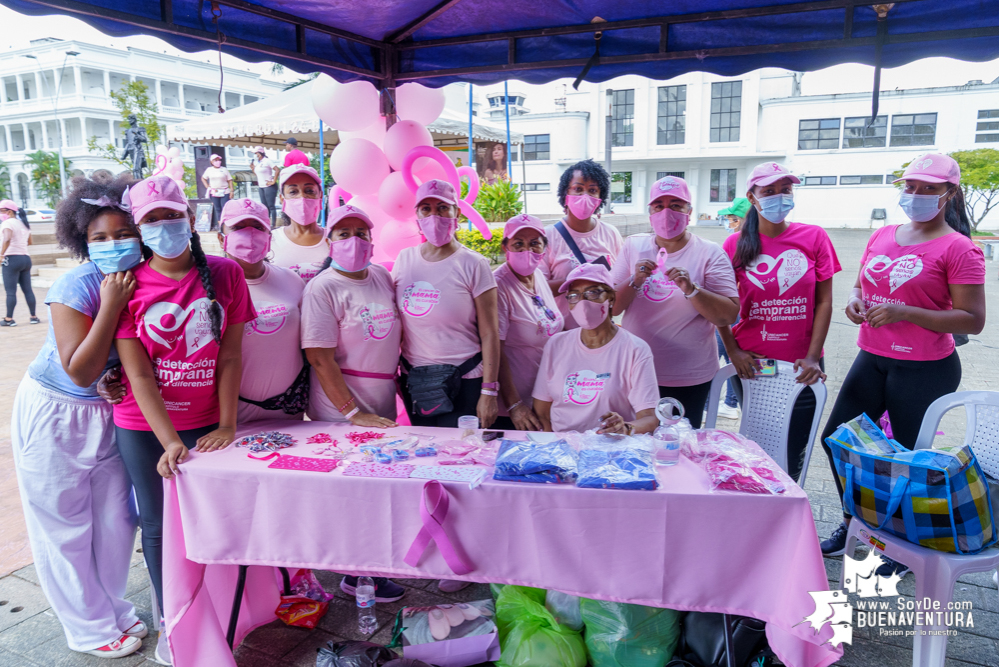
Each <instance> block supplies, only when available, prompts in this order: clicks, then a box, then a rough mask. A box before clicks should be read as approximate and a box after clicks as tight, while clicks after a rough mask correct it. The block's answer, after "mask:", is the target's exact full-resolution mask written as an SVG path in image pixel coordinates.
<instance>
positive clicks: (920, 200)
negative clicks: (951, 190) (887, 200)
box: [898, 192, 942, 222]
mask: <svg viewBox="0 0 999 667" xmlns="http://www.w3.org/2000/svg"><path fill="white" fill-rule="evenodd" d="M941 196H942V195H912V194H909V193H907V192H903V193H902V194H901V195H900V196H899V198H898V205H899V206H900V207H901V208H902V211H903V212H904V213H905V215H906V216H907V217H908V218H909V220H912V221H913V222H928V221H929V220H932V219H933V218H935V217H937V213H939V212H940V197H941Z"/></svg>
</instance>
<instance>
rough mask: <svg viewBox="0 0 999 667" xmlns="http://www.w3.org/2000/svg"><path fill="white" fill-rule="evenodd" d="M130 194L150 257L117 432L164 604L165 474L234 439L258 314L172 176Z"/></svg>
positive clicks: (126, 351)
mask: <svg viewBox="0 0 999 667" xmlns="http://www.w3.org/2000/svg"><path fill="white" fill-rule="evenodd" d="M129 196H130V199H131V207H132V215H133V216H134V218H135V221H136V224H137V225H138V227H139V233H140V235H141V237H142V243H143V246H144V253H145V252H149V259H148V260H147V261H146V262H144V263H143V264H140V265H139V266H137V267H136V268H135V269H134V270H133V274H134V275H135V281H136V288H135V293H134V294H133V295H132V299H131V300H130V301H129V303H128V305H127V306H126V307H125V309H124V310H123V311H122V313H121V317H120V319H119V322H118V331H117V334H116V335H115V338H116V340H115V346H116V348H117V349H118V356H119V357H121V363H122V370H123V384H124V385H125V390H126V393H125V397H124V399H123V400H122V401H121V403H118V404H117V405H115V406H114V423H115V436H116V439H117V442H118V449H119V451H120V452H121V458H122V460H123V461H124V462H125V467H126V469H127V470H128V474H129V477H131V479H132V485H133V487H134V488H135V497H136V500H137V501H138V505H139V522H140V524H141V526H142V548H143V556H144V557H145V559H146V565H147V566H148V568H149V576H150V579H151V580H152V583H153V586H154V587H155V588H156V594H157V597H158V599H159V600H163V599H164V597H163V587H162V580H163V574H162V560H163V552H162V539H163V538H162V534H163V480H162V477H166V478H172V477H173V476H174V475H175V474H176V473H177V472H178V466H179V465H183V462H184V460H185V459H186V458H187V455H188V449H190V448H192V447H196V448H197V449H198V451H201V452H210V451H213V450H216V449H222V448H225V447H227V446H228V445H229V443H230V442H232V440H233V438H234V437H235V433H236V409H237V402H238V399H239V383H240V375H241V353H240V350H241V346H242V342H243V340H242V339H243V326H242V325H243V324H244V323H245V322H249V321H251V320H253V319H254V317H255V316H256V314H255V312H254V310H253V304H252V303H251V302H250V293H249V290H248V289H247V287H246V279H245V278H243V270H242V269H241V268H240V267H239V265H238V264H236V262H234V261H232V260H231V259H226V258H223V257H207V256H206V255H205V253H204V251H203V250H202V249H201V241H200V239H199V238H198V235H197V234H193V235H192V230H193V228H194V215H193V213H192V212H191V211H190V209H189V207H188V203H187V198H186V197H184V193H183V191H181V189H180V187H179V186H178V185H177V183H176V182H175V181H174V180H173V179H171V178H168V177H166V176H153V177H151V178H147V179H146V180H144V181H140V182H139V183H136V184H135V185H134V186H132V187H131V188H130V190H129ZM166 645H167V644H166V642H165V641H161V642H160V644H159V646H162V647H163V651H164V652H165V651H166ZM157 654H158V657H162V656H160V655H159V654H160V649H159V648H157Z"/></svg>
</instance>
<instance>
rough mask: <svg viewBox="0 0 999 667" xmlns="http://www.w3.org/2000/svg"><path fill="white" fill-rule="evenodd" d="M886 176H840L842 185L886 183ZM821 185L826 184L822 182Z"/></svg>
mask: <svg viewBox="0 0 999 667" xmlns="http://www.w3.org/2000/svg"><path fill="white" fill-rule="evenodd" d="M884 182H885V177H884V176H840V177H839V184H840V185H884ZM819 185H826V183H820V184H819Z"/></svg>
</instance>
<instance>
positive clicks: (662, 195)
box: [611, 176, 739, 428]
mask: <svg viewBox="0 0 999 667" xmlns="http://www.w3.org/2000/svg"><path fill="white" fill-rule="evenodd" d="M690 202H691V196H690V189H689V188H688V187H687V182H686V181H684V180H683V179H682V178H677V177H675V176H667V177H665V178H662V179H659V180H658V181H656V182H655V183H654V184H653V185H652V190H651V193H650V194H649V215H650V218H651V222H652V230H653V233H652V234H637V235H635V236H629V237H628V238H627V239H625V242H624V249H623V250H622V251H621V254H620V255H619V256H618V261H617V263H616V264H615V265H614V269H613V271H611V278H612V280H613V281H614V285H615V287H616V288H617V298H616V299H615V301H614V314H615V315H620V314H621V313H624V318H623V320H622V321H621V326H623V327H624V328H625V329H627V330H628V331H630V332H631V333H633V334H635V335H636V336H638V337H639V338H641V339H642V340H644V341H645V342H646V343H648V344H649V347H650V348H652V356H653V357H654V358H655V365H656V379H657V381H658V383H659V395H660V397H666V396H669V397H672V398H675V399H677V400H678V401H680V403H681V404H683V410H684V414H685V415H686V416H687V418H688V419H689V420H690V424H691V425H692V426H693V427H694V428H700V427H701V415H702V414H703V412H704V404H705V403H706V402H707V400H708V393H710V389H711V380H712V379H714V377H715V374H716V373H717V372H718V348H717V345H716V343H715V331H716V329H715V327H724V326H728V325H730V324H732V323H734V322H735V320H736V318H737V317H738V316H739V291H738V290H737V289H736V286H735V274H734V273H733V272H732V263H731V262H729V259H728V257H727V256H726V255H725V252H724V251H723V250H722V249H721V246H719V245H718V244H716V243H711V242H710V241H706V240H704V239H702V238H699V237H697V236H695V235H693V234H691V233H690V230H689V229H687V224H688V223H689V222H690V210H691V206H690Z"/></svg>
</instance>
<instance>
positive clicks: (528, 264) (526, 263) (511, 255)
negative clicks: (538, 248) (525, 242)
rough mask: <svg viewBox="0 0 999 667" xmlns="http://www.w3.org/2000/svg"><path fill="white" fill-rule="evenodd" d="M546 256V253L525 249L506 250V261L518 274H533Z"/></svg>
mask: <svg viewBox="0 0 999 667" xmlns="http://www.w3.org/2000/svg"><path fill="white" fill-rule="evenodd" d="M544 258H545V253H543V252H534V251H533V250H524V251H521V252H512V251H510V250H507V251H506V263H507V264H509V265H510V268H511V269H513V272H514V273H516V274H517V275H518V276H533V275H534V272H535V271H536V270H537V268H538V267H539V266H541V260H543V259H544Z"/></svg>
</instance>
